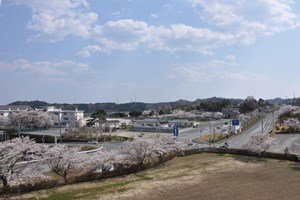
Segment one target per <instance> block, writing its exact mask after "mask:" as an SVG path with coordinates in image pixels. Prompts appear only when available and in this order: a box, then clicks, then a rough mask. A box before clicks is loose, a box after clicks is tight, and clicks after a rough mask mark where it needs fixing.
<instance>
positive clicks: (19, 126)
mask: <svg viewBox="0 0 300 200" xmlns="http://www.w3.org/2000/svg"><path fill="white" fill-rule="evenodd" d="M20 126H21V125H20V122H19V124H18V134H19V137H20V132H21V130H20V129H21V127H20Z"/></svg>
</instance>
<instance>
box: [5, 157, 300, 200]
mask: <svg viewBox="0 0 300 200" xmlns="http://www.w3.org/2000/svg"><path fill="white" fill-rule="evenodd" d="M299 183H300V165H299V164H298V163H293V162H289V161H278V160H268V159H259V158H254V157H243V156H233V155H217V154H197V155H192V156H186V157H181V158H176V159H174V160H172V161H169V162H167V163H165V164H163V165H162V166H159V167H157V168H155V169H150V170H146V171H143V172H140V173H137V174H134V175H129V176H125V177H122V178H114V179H107V180H104V181H103V180H102V181H99V182H93V183H82V184H76V185H70V186H65V187H61V188H57V189H52V190H43V191H37V192H32V193H29V194H25V195H22V196H14V197H10V198H9V199H28V198H30V199H59V198H60V199H99V200H113V199H118V200H132V199H139V200H140V199H142V200H183V199H201V200H227V199H230V200H241V199H243V200H252V199H253V200H269V199H270V200H271V199H272V200H277V199H280V200H296V199H297V200H299V199H300V193H299V191H300V184H299Z"/></svg>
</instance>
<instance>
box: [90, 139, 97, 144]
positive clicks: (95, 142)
mask: <svg viewBox="0 0 300 200" xmlns="http://www.w3.org/2000/svg"><path fill="white" fill-rule="evenodd" d="M88 144H98V142H97V141H96V140H89V141H88Z"/></svg>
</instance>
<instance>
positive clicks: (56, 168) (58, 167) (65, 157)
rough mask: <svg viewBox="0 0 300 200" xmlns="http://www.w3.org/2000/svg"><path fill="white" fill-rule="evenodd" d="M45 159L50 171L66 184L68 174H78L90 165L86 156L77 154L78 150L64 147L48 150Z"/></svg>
mask: <svg viewBox="0 0 300 200" xmlns="http://www.w3.org/2000/svg"><path fill="white" fill-rule="evenodd" d="M45 157H46V162H47V164H48V166H49V168H50V170H51V171H52V172H54V173H56V174H57V175H59V176H61V177H63V179H64V182H65V183H67V182H68V179H67V176H68V174H70V173H73V172H78V170H80V169H82V168H84V167H86V166H87V165H88V164H90V163H91V161H90V159H89V157H88V156H87V155H85V154H82V153H79V149H77V148H68V147H67V146H65V145H56V146H54V147H51V148H49V149H48V151H47V152H46V154H45Z"/></svg>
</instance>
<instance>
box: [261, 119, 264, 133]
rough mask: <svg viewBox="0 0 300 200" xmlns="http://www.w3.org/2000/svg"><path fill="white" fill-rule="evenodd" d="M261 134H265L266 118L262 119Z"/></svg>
mask: <svg viewBox="0 0 300 200" xmlns="http://www.w3.org/2000/svg"><path fill="white" fill-rule="evenodd" d="M261 134H264V118H262V119H261Z"/></svg>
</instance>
